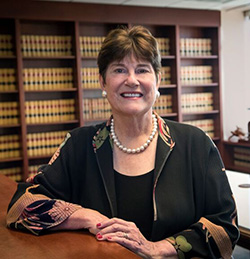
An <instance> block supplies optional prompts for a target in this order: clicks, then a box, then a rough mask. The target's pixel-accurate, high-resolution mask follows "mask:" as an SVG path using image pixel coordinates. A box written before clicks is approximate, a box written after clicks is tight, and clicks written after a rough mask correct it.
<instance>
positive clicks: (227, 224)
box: [167, 138, 239, 258]
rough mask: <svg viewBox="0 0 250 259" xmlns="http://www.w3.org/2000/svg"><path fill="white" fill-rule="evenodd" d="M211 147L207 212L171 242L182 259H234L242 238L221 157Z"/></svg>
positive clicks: (205, 191) (207, 167)
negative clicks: (196, 258) (237, 244)
mask: <svg viewBox="0 0 250 259" xmlns="http://www.w3.org/2000/svg"><path fill="white" fill-rule="evenodd" d="M206 147H208V153H207V154H208V155H207V157H208V158H207V163H206V174H205V185H201V186H202V188H204V190H201V191H202V192H203V194H202V193H201V195H205V199H204V201H205V202H204V203H205V204H204V212H203V215H202V216H201V218H200V219H199V220H198V222H196V223H194V224H193V225H191V226H190V227H189V229H186V230H184V231H181V232H179V233H176V234H174V235H173V236H172V237H169V238H168V239H167V240H168V241H169V242H171V243H172V244H173V245H174V247H175V248H176V250H177V252H178V255H179V256H181V255H183V256H184V257H181V258H191V257H202V258H231V255H232V251H233V248H234V246H235V244H236V242H237V240H238V238H239V230H238V228H237V224H236V223H237V222H236V221H237V210H236V205H235V201H234V197H233V194H232V191H231V188H230V186H229V183H228V179H227V176H226V172H225V168H224V165H223V162H222V159H221V157H220V154H219V152H218V150H217V148H216V146H215V145H214V143H213V142H212V141H211V139H210V138H207V139H206Z"/></svg>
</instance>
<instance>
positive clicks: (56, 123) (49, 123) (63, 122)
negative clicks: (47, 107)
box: [27, 120, 79, 127]
mask: <svg viewBox="0 0 250 259" xmlns="http://www.w3.org/2000/svg"><path fill="white" fill-rule="evenodd" d="M78 123H79V121H78V120H70V121H56V122H46V123H33V124H30V123H29V124H27V126H28V127H36V126H46V125H66V124H78Z"/></svg>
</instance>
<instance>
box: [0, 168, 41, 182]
mask: <svg viewBox="0 0 250 259" xmlns="http://www.w3.org/2000/svg"><path fill="white" fill-rule="evenodd" d="M40 166H41V165H30V166H29V167H28V177H31V176H34V175H36V174H37V171H38V168H39V167H40ZM0 175H5V176H7V177H9V178H10V179H12V180H13V181H16V182H20V181H23V180H25V179H23V172H22V167H9V168H1V169H0Z"/></svg>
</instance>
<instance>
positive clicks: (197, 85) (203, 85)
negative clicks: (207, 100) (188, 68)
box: [181, 83, 218, 88]
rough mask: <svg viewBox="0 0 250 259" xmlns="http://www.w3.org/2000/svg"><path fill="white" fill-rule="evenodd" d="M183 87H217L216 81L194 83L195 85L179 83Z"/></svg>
mask: <svg viewBox="0 0 250 259" xmlns="http://www.w3.org/2000/svg"><path fill="white" fill-rule="evenodd" d="M181 87H183V88H198V87H218V83H209V84H196V85H181Z"/></svg>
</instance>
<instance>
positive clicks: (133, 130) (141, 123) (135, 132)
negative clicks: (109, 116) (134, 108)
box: [113, 111, 152, 138]
mask: <svg viewBox="0 0 250 259" xmlns="http://www.w3.org/2000/svg"><path fill="white" fill-rule="evenodd" d="M113 119H114V124H115V132H116V134H117V135H119V136H121V137H123V136H125V137H126V138H135V137H138V136H142V135H148V134H150V133H151V131H152V111H150V112H148V113H146V114H143V115H129V116H121V115H116V114H113Z"/></svg>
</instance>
